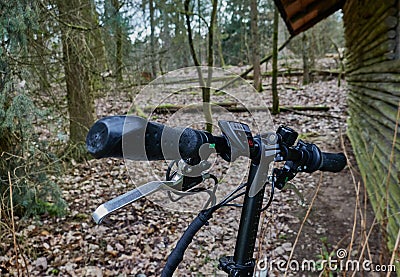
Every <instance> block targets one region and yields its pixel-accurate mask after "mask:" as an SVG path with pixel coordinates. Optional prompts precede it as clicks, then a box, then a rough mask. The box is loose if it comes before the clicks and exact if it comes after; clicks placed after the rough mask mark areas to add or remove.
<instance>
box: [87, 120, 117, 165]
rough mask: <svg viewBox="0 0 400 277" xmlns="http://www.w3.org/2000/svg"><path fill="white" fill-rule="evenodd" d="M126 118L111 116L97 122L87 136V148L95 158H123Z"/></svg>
mask: <svg viewBox="0 0 400 277" xmlns="http://www.w3.org/2000/svg"><path fill="white" fill-rule="evenodd" d="M124 122H125V116H110V117H105V118H102V119H101V120H99V121H97V122H96V123H95V124H94V125H93V126H92V127H91V128H90V130H89V133H88V134H87V136H86V148H87V150H88V152H89V153H90V154H91V155H92V156H93V157H95V158H97V159H99V158H104V157H115V158H122V156H123V155H122V130H123V126H124Z"/></svg>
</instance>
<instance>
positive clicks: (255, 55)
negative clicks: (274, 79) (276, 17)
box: [250, 0, 262, 91]
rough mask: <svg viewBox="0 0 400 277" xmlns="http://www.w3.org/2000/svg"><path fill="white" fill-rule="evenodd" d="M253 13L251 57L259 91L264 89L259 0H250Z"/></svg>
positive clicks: (255, 85)
mask: <svg viewBox="0 0 400 277" xmlns="http://www.w3.org/2000/svg"><path fill="white" fill-rule="evenodd" d="M250 14H251V43H250V46H251V58H252V63H253V86H254V88H255V89H256V90H257V91H261V90H262V85H261V66H260V45H259V34H258V9H257V0H251V1H250Z"/></svg>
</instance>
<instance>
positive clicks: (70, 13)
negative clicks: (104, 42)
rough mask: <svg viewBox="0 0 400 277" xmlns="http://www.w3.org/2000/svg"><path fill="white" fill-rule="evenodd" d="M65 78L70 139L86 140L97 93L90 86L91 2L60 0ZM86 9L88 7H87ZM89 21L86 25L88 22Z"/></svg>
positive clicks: (58, 2)
mask: <svg viewBox="0 0 400 277" xmlns="http://www.w3.org/2000/svg"><path fill="white" fill-rule="evenodd" d="M56 3H57V8H58V13H59V21H60V22H61V24H62V28H61V40H62V48H63V61H64V71H65V81H66V86H67V99H68V112H69V130H70V142H71V143H72V144H76V143H83V142H84V141H85V138H86V134H87V131H88V129H89V127H90V126H91V125H92V124H93V122H94V97H93V91H92V86H91V71H90V70H91V51H90V48H89V46H88V45H89V44H88V42H89V37H88V36H89V32H88V31H89V30H90V28H91V27H92V26H90V25H87V23H88V22H89V23H91V22H92V18H85V15H88V14H91V11H90V7H91V6H90V5H88V4H87V2H86V3H84V1H83V0H70V1H64V0H57V1H56ZM85 9H89V11H88V10H85ZM85 24H86V25H85Z"/></svg>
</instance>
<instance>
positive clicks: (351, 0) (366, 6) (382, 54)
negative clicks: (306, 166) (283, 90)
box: [343, 0, 400, 250]
mask: <svg viewBox="0 0 400 277" xmlns="http://www.w3.org/2000/svg"><path fill="white" fill-rule="evenodd" d="M343 16H344V17H343V19H344V26H345V37H346V60H347V62H346V76H347V81H348V85H349V88H350V92H349V96H348V104H349V115H350V117H349V120H348V126H349V128H348V134H349V137H350V140H351V143H352V145H353V149H354V151H355V155H356V158H357V163H358V166H359V168H360V171H361V174H362V177H363V181H364V183H365V185H366V187H367V191H368V195H369V199H370V201H371V203H372V206H373V208H374V210H375V214H376V215H377V218H378V219H379V221H380V222H381V224H382V225H383V227H384V228H385V229H386V230H387V238H388V245H389V249H390V250H393V247H394V244H395V241H396V238H397V235H398V232H399V228H400V214H399V213H400V184H399V179H400V136H399V129H400V128H398V127H400V126H398V123H399V122H398V121H399V119H398V116H399V115H398V113H399V104H400V55H399V54H400V53H399V52H400V50H399V49H400V46H399V42H400V37H399V36H400V34H399V32H400V27H399V19H400V0H385V1H376V0H365V1H360V0H347V1H346V3H345V5H344V7H343ZM395 130H397V132H395ZM395 133H396V135H395ZM394 138H396V140H395V143H393V142H394Z"/></svg>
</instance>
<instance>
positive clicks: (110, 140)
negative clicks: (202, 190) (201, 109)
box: [86, 116, 214, 164]
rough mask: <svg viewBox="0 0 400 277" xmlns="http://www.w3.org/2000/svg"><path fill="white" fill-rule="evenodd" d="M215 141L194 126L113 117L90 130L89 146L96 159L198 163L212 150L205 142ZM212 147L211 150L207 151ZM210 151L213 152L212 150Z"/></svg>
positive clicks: (101, 120) (136, 118)
mask: <svg viewBox="0 0 400 277" xmlns="http://www.w3.org/2000/svg"><path fill="white" fill-rule="evenodd" d="M206 143H214V137H213V136H212V135H211V134H210V133H207V132H203V131H198V130H194V129H191V128H171V127H167V126H164V125H162V124H159V123H156V122H149V121H147V120H145V119H143V118H141V117H137V116H109V117H105V118H102V119H100V120H98V121H97V122H96V123H95V124H94V125H93V126H92V127H91V128H90V130H89V133H88V135H87V137H86V146H87V149H88V151H89V153H90V154H92V155H93V156H94V157H95V158H105V157H115V158H126V159H131V160H139V161H141V160H150V161H152V160H176V159H184V160H189V161H191V162H192V163H193V164H196V163H198V162H199V161H200V160H201V158H207V157H202V154H203V155H209V154H210V153H211V152H212V151H211V150H209V147H204V148H205V149H206V153H204V151H201V150H202V147H201V146H202V145H203V144H206ZM207 150H208V151H207ZM209 152H210V153H209Z"/></svg>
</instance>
